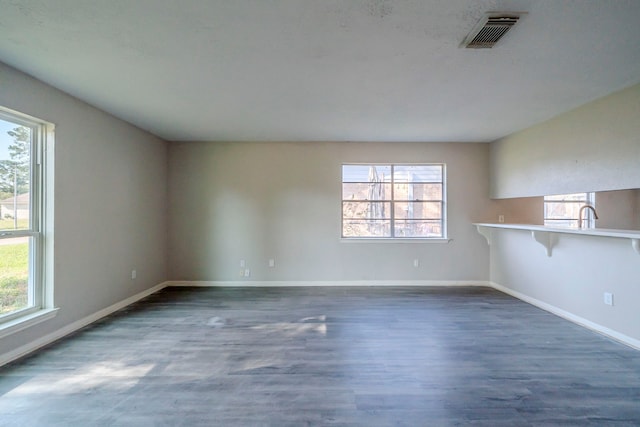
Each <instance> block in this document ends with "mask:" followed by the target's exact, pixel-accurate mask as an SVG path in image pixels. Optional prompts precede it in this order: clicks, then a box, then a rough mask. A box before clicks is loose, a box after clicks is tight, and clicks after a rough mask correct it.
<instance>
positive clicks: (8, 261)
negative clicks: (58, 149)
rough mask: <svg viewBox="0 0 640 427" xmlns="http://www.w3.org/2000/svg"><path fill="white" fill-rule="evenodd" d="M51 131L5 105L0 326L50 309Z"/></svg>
mask: <svg viewBox="0 0 640 427" xmlns="http://www.w3.org/2000/svg"><path fill="white" fill-rule="evenodd" d="M51 130H52V127H51V125H48V124H46V123H44V122H41V121H38V120H36V119H33V118H30V117H27V116H24V115H22V114H19V113H16V112H12V111H7V110H4V109H0V328H2V327H4V326H5V325H7V324H12V325H13V324H15V323H16V321H19V320H20V319H21V318H23V317H30V318H33V315H34V314H36V313H37V312H39V311H41V310H43V309H46V308H51V303H52V301H51V294H52V293H51V292H49V291H50V289H48V288H47V286H51V283H45V277H46V276H47V272H46V271H45V264H46V263H45V241H44V240H45V227H46V225H45V224H47V220H46V209H45V197H46V194H45V193H46V191H45V190H46V185H45V179H46V170H45V163H46V155H45V145H46V144H47V139H48V137H49V139H51V138H50V135H49V132H50V131H51Z"/></svg>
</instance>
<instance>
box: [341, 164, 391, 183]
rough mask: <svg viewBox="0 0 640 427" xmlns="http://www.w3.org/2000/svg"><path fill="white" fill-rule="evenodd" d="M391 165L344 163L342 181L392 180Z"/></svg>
mask: <svg viewBox="0 0 640 427" xmlns="http://www.w3.org/2000/svg"><path fill="white" fill-rule="evenodd" d="M390 177H391V166H389V165H343V166H342V182H383V181H390V179H389V178H390Z"/></svg>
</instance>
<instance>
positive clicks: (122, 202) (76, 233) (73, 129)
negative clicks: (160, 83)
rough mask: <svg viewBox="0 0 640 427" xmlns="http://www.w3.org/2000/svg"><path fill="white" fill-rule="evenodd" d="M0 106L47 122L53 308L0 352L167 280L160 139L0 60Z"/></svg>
mask: <svg viewBox="0 0 640 427" xmlns="http://www.w3.org/2000/svg"><path fill="white" fill-rule="evenodd" d="M0 105H2V106H4V107H7V108H10V109H12V110H17V111H20V112H23V113H25V114H29V115H31V116H34V117H37V118H40V119H43V120H46V121H48V122H52V123H54V124H55V125H56V131H55V210H54V215H55V231H54V232H55V259H54V262H55V269H54V274H55V288H54V304H55V306H56V307H59V308H60V310H59V312H58V315H57V316H56V317H55V318H54V319H52V320H49V321H46V322H44V323H41V324H38V325H36V326H33V327H31V328H29V329H26V330H24V331H21V332H18V333H16V334H13V335H10V336H8V337H6V338H4V339H1V340H0V356H1V355H2V354H3V353H7V352H9V351H12V350H14V349H16V348H18V347H20V346H23V345H26V344H28V343H29V342H32V341H34V340H37V339H39V338H41V337H43V336H45V335H47V334H49V333H52V332H54V331H56V330H58V329H61V328H63V327H65V326H67V325H69V324H71V323H73V322H75V321H78V320H79V319H81V318H83V317H85V316H88V315H91V314H93V313H95V312H97V311H99V310H101V309H103V308H105V307H108V306H110V305H112V304H114V303H117V302H119V301H122V300H124V299H126V298H127V297H130V296H132V295H134V294H136V293H139V292H141V291H143V290H146V289H149V288H151V287H153V286H154V285H157V284H158V283H160V282H163V281H164V280H166V278H167V276H166V268H165V264H166V225H167V218H166V209H167V208H166V206H167V196H166V179H167V143H166V142H165V141H162V140H160V139H158V138H156V137H154V136H152V135H150V134H148V133H146V132H143V131H141V130H139V129H137V128H135V127H133V126H131V125H129V124H127V123H125V122H123V121H121V120H118V119H116V118H114V117H112V116H110V115H107V114H106V113H104V112H101V111H100V110H98V109H96V108H93V107H91V106H89V105H87V104H85V103H83V102H81V101H79V100H77V99H75V98H73V97H71V96H69V95H67V94H65V93H63V92H60V91H59V90H57V89H54V88H52V87H50V86H48V85H45V84H43V83H42V82H39V81H37V80H35V79H33V78H31V77H29V76H27V75H25V74H23V73H21V72H19V71H17V70H15V69H12V68H10V67H8V66H6V65H3V64H0ZM134 268H135V269H137V279H136V280H131V270H132V269H134Z"/></svg>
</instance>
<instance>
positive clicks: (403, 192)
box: [393, 183, 442, 200]
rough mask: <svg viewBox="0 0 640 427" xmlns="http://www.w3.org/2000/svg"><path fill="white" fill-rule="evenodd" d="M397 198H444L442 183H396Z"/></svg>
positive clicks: (394, 188)
mask: <svg viewBox="0 0 640 427" xmlns="http://www.w3.org/2000/svg"><path fill="white" fill-rule="evenodd" d="M393 197H394V199H395V200H442V184H434V183H431V184H423V183H395V184H394V186H393Z"/></svg>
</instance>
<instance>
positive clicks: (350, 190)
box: [342, 182, 391, 200]
mask: <svg viewBox="0 0 640 427" xmlns="http://www.w3.org/2000/svg"><path fill="white" fill-rule="evenodd" d="M387 199H391V184H383V183H381V182H376V183H355V182H348V183H344V184H342V200H387Z"/></svg>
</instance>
